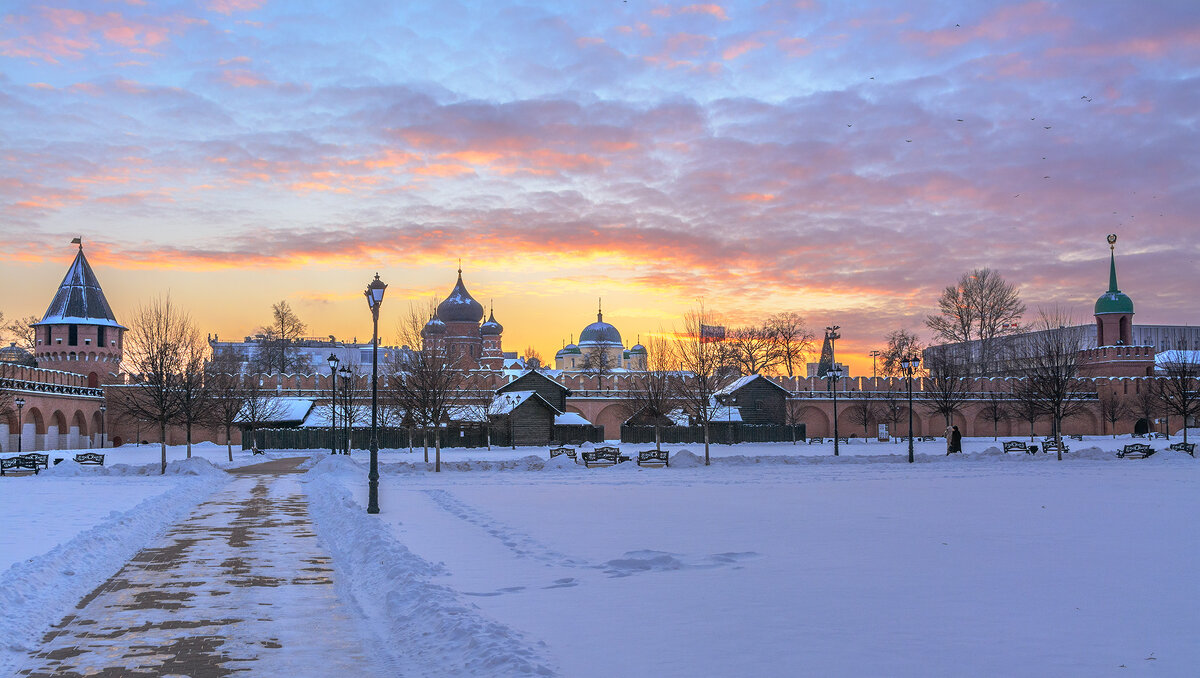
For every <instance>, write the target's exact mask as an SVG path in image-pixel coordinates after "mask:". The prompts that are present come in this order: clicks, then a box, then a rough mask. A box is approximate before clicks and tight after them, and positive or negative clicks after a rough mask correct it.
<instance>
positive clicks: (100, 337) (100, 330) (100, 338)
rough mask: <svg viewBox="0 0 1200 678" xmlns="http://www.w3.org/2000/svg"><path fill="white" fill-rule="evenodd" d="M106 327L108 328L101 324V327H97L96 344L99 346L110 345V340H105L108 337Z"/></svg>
mask: <svg viewBox="0 0 1200 678" xmlns="http://www.w3.org/2000/svg"><path fill="white" fill-rule="evenodd" d="M106 329H108V328H106V327H105V326H104V325H101V326H100V327H97V328H96V345H97V346H107V345H108V342H106V341H105V339H106V338H107V337H105V332H104V330H106Z"/></svg>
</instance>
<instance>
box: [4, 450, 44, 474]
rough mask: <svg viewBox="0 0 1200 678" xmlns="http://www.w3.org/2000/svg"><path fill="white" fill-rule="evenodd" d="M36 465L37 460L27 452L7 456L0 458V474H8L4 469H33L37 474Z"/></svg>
mask: <svg viewBox="0 0 1200 678" xmlns="http://www.w3.org/2000/svg"><path fill="white" fill-rule="evenodd" d="M38 466H39V464H38V462H37V460H35V459H34V458H33V457H32V456H30V455H27V454H22V455H18V456H16V457H7V458H4V459H0V476H3V475H8V474H7V473H5V471H33V473H34V475H37V472H38Z"/></svg>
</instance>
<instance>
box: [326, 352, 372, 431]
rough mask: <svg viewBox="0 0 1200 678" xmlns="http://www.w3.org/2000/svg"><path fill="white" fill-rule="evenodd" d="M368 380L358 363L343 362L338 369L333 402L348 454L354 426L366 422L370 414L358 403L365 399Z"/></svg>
mask: <svg viewBox="0 0 1200 678" xmlns="http://www.w3.org/2000/svg"><path fill="white" fill-rule="evenodd" d="M368 383H369V381H368V379H367V378H366V375H364V374H363V373H362V368H361V367H360V366H359V364H358V363H355V362H352V363H349V364H346V363H343V364H342V369H340V370H338V397H337V399H336V400H335V401H334V402H333V407H335V408H336V410H337V422H338V426H340V427H341V428H342V429H343V430H344V431H345V435H346V438H345V443H346V447H345V450H346V454H350V450H351V449H352V448H353V442H354V428H355V427H356V426H358V425H359V424H363V423H366V421H367V419H368V417H369V416H370V415H369V413H368V412H367V411H365V410H364V408H363V407H362V406H360V405H359V403H361V402H363V400H365V399H366V395H367V385H368Z"/></svg>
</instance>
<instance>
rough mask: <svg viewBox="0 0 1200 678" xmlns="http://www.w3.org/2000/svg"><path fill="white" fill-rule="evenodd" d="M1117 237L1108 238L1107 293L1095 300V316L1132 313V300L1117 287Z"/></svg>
mask: <svg viewBox="0 0 1200 678" xmlns="http://www.w3.org/2000/svg"><path fill="white" fill-rule="evenodd" d="M1116 242H1117V237H1116V236H1115V235H1110V236H1108V249H1109V254H1108V291H1107V292H1105V293H1104V294H1101V295H1100V298H1099V299H1097V300H1096V311H1095V313H1096V315H1100V314H1102V313H1129V314H1132V313H1133V299H1130V298H1129V295H1127V294H1125V293H1124V292H1122V291H1121V289H1120V288H1119V287H1117V253H1116Z"/></svg>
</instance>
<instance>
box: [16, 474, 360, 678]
mask: <svg viewBox="0 0 1200 678" xmlns="http://www.w3.org/2000/svg"><path fill="white" fill-rule="evenodd" d="M302 461H304V458H295V459H280V460H274V461H270V462H265V463H262V464H255V465H253V466H248V467H242V468H241V469H237V470H236V471H235V476H236V477H235V478H234V479H233V480H232V481H231V482H230V483H229V484H228V485H227V486H226V487H224V488H222V489H221V490H219V491H217V492H216V493H215V494H213V495H212V496H211V497H210V498H209V500H208V501H206V502H204V503H202V504H200V505H198V506H197V507H196V508H195V510H193V511H192V513H191V514H190V515H189V516H188V518H187V519H185V520H183V521H182V522H180V523H179V524H177V525H175V526H174V527H173V528H171V530H170V531H168V533H167V534H166V535H164V536H163V537H161V538H160V539H158V540H157V542H155V543H153V544H151V545H149V546H148V547H147V548H145V549H143V550H142V551H140V552H139V553H138V554H137V555H135V556H134V557H133V559H131V560H130V561H129V563H127V564H126V565H125V566H124V567H123V568H121V570H120V571H119V572H117V573H116V574H115V575H113V576H112V577H111V578H110V579H109V580H108V581H106V582H105V583H104V584H102V585H101V586H100V587H98V588H97V589H96V590H95V591H93V592H92V593H91V594H90V595H88V596H87V597H85V598H84V599H83V600H82V601H80V602H79V605H78V606H77V610H76V611H75V613H74V614H71V615H68V616H67V617H66V618H65V619H63V620H62V622H61V623H60V624H59V625H58V626H57V627H56V628H55V630H54V631H52V632H51V633H49V634H47V636H46V638H45V643H44V645H43V647H42V648H41V649H40V650H39V651H38V652H37V653H35V654H34V655H33V656H32V657H31V658H30V661H29V662H28V663H27V665H26V667H25V668H24V669H23V670H21V671H19V672H18V675H22V676H46V677H48V676H56V677H63V676H65V677H68V678H69V677H71V676H112V677H114V678H115V677H117V676H128V677H134V676H167V675H181V676H193V677H195V678H199V677H208V676H227V675H231V674H234V673H243V672H244V673H246V674H248V675H277V676H288V678H296V677H298V676H333V675H354V676H360V675H371V674H373V673H374V670H373V669H372V667H371V665H370V663H369V661H368V660H367V653H366V651H365V649H364V648H363V646H362V644H361V643H360V642H359V640H358V638H357V637H356V633H355V631H354V628H353V623H352V621H351V619H350V613H349V612H348V611H347V610H346V609H345V607H344V606H343V604H342V603H341V601H340V600H339V599H338V597H337V594H336V593H335V590H334V585H333V579H332V576H333V570H332V566H331V564H330V557H329V553H328V552H327V551H326V550H325V549H324V548H322V547H321V546H320V545H319V544H318V543H317V539H316V535H315V534H314V532H313V526H312V522H311V520H310V519H309V516H308V506H307V503H306V501H305V498H304V493H303V491H302V489H301V487H300V484H299V482H298V479H297V478H296V477H294V476H292V475H289V474H291V473H296V470H295V468H296V466H297V465H299V464H300V463H301V462H302Z"/></svg>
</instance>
